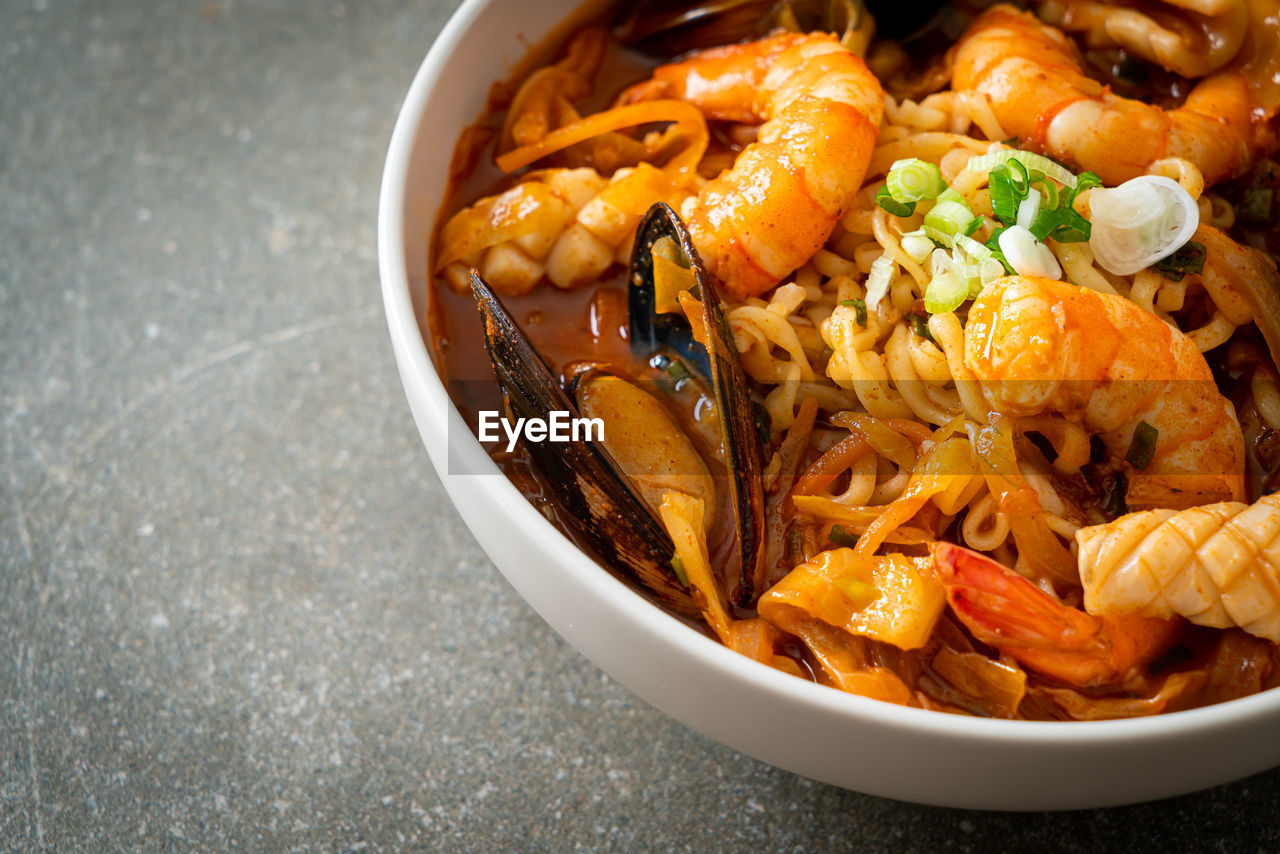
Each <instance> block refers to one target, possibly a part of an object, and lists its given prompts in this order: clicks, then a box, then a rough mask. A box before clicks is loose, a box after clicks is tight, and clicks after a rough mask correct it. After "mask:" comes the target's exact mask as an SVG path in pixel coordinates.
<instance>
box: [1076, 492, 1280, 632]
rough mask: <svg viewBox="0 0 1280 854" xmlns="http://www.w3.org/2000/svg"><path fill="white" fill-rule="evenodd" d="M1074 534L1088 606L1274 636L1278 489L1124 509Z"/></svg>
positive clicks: (1278, 590) (1279, 555)
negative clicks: (1186, 504) (1179, 506)
mask: <svg viewBox="0 0 1280 854" xmlns="http://www.w3.org/2000/svg"><path fill="white" fill-rule="evenodd" d="M1076 542H1077V543H1078V544H1079V546H1080V557H1079V561H1080V580H1081V581H1082V582H1083V584H1084V591H1085V599H1084V605H1085V608H1086V609H1087V610H1088V611H1089V612H1090V613H1093V614H1137V615H1141V616H1146V617H1172V616H1173V615H1175V614H1177V615H1181V616H1183V617H1186V618H1187V619H1188V620H1190V621H1191V622H1193V623H1197V624H1199V625H1202V626H1212V627H1213V628H1219V629H1222V628H1227V627H1230V626H1239V627H1240V628H1242V629H1244V630H1245V631H1246V632H1249V633H1250V634H1252V635H1256V636H1258V637H1261V638H1266V639H1268V640H1270V641H1273V642H1276V643H1280V495H1268V496H1265V497H1263V498H1261V499H1259V500H1258V501H1257V502H1255V503H1254V504H1252V505H1249V504H1242V503H1240V502H1236V501H1227V502H1222V503H1220V504H1210V505H1207V506H1204V507H1192V508H1190V509H1188V510H1182V511H1180V512H1175V511H1172V510H1148V511H1146V512H1143V513H1130V514H1129V515H1127V516H1123V517H1121V518H1119V519H1117V520H1115V521H1114V522H1110V523H1108V524H1106V525H1095V526H1093V527H1091V528H1081V529H1080V531H1079V532H1078V533H1077V534H1076Z"/></svg>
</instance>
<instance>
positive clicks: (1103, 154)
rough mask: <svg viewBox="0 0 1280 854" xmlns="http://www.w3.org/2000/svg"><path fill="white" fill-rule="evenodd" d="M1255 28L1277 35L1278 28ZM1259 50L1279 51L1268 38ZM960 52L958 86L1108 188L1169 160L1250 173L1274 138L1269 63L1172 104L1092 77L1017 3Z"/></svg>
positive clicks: (971, 35)
mask: <svg viewBox="0 0 1280 854" xmlns="http://www.w3.org/2000/svg"><path fill="white" fill-rule="evenodd" d="M1254 26H1255V27H1256V28H1257V29H1259V30H1260V31H1262V32H1265V33H1270V34H1271V37H1272V38H1273V39H1274V38H1275V35H1274V33H1275V30H1274V28H1273V27H1271V26H1265V25H1264V24H1263V22H1261V21H1257V22H1254ZM1262 49H1265V50H1270V51H1271V52H1273V53H1274V51H1275V48H1274V45H1266V44H1265V39H1263V40H1262ZM954 50H955V54H954V59H955V64H954V69H953V74H952V86H953V88H954V89H955V90H957V91H962V90H963V91H976V92H981V93H982V94H984V95H986V96H987V97H988V98H989V99H990V100H991V108H992V111H993V112H994V113H995V115H996V118H997V119H998V120H999V121H1000V124H1001V125H1002V126H1003V127H1004V129H1005V130H1006V131H1008V132H1010V133H1012V134H1014V135H1016V136H1018V137H1019V138H1020V139H1022V140H1024V141H1026V143H1028V144H1030V145H1033V146H1040V147H1041V148H1043V149H1044V151H1045V152H1046V153H1047V154H1049V155H1051V156H1053V157H1057V158H1059V159H1063V160H1066V161H1069V162H1071V163H1074V164H1076V165H1077V166H1079V167H1081V168H1082V169H1088V170H1091V171H1093V172H1096V173H1097V174H1098V175H1099V176H1100V177H1101V178H1102V180H1103V182H1104V183H1105V184H1107V185H1109V186H1113V185H1116V184H1121V183H1123V182H1124V181H1127V180H1129V179H1130V178H1135V177H1137V176H1138V175H1142V174H1143V173H1145V172H1146V171H1147V169H1148V167H1150V165H1151V164H1152V163H1154V162H1156V161H1157V160H1161V159H1164V158H1169V157H1181V158H1184V159H1186V160H1190V161H1191V162H1192V163H1194V164H1195V165H1196V166H1197V167H1198V168H1199V169H1200V171H1201V172H1202V173H1203V174H1204V177H1205V181H1206V182H1207V183H1209V184H1214V183H1217V182H1218V181H1220V180H1223V179H1224V178H1230V177H1232V176H1233V175H1238V174H1240V173H1241V172H1243V171H1244V170H1245V169H1246V168H1248V166H1249V165H1250V164H1251V163H1252V162H1253V159H1254V157H1255V155H1257V154H1258V153H1259V152H1260V151H1263V150H1265V149H1266V148H1268V147H1270V145H1271V144H1272V140H1271V139H1270V135H1269V133H1268V131H1267V122H1266V121H1265V120H1266V119H1269V118H1270V117H1271V116H1274V115H1275V111H1276V106H1277V104H1276V103H1275V101H1276V97H1275V93H1274V92H1272V91H1271V88H1268V87H1271V85H1272V84H1271V82H1270V80H1269V78H1268V76H1267V73H1266V68H1267V66H1268V63H1267V62H1262V61H1258V62H1256V63H1255V64H1256V65H1257V67H1256V68H1255V67H1254V65H1252V64H1250V63H1248V62H1242V61H1236V62H1233V63H1232V64H1231V65H1229V66H1228V67H1226V68H1225V69H1223V70H1221V71H1219V72H1217V73H1214V74H1212V75H1210V76H1208V77H1205V78H1203V79H1202V80H1200V82H1199V83H1198V84H1197V85H1196V86H1195V87H1194V88H1193V89H1192V90H1191V92H1190V93H1189V94H1188V95H1187V98H1186V101H1185V102H1184V103H1183V104H1182V105H1181V106H1179V107H1177V108H1174V109H1170V110H1166V109H1164V108H1162V107H1159V106H1156V105H1154V104H1148V103H1144V102H1142V101H1136V100H1133V99H1130V98H1122V97H1120V96H1118V95H1116V94H1114V93H1112V92H1111V91H1110V90H1109V89H1108V88H1107V87H1105V86H1103V85H1102V84H1101V83H1099V82H1098V81H1096V80H1093V79H1091V78H1089V77H1088V76H1086V74H1085V72H1084V60H1083V58H1082V57H1081V55H1080V52H1079V51H1078V50H1077V49H1076V47H1075V45H1073V44H1072V43H1071V41H1070V40H1069V39H1068V38H1067V37H1066V36H1065V35H1063V33H1062V32H1061V31H1060V30H1058V29H1055V28H1053V27H1050V26H1048V25H1046V24H1043V23H1041V22H1040V21H1039V20H1037V19H1036V18H1035V16H1033V15H1031V14H1029V13H1025V12H1020V11H1018V10H1016V9H1014V8H1013V7H1011V6H1007V5H1000V6H995V7H992V8H991V9H989V10H988V11H987V12H985V13H984V14H983V15H982V16H981V17H979V18H978V19H977V20H976V21H975V22H974V23H973V25H972V26H971V27H970V28H969V30H968V31H967V32H966V33H965V34H964V36H962V37H961V39H960V41H959V42H957V44H956V47H955V49H954ZM1245 58H1247V59H1249V60H1262V59H1265V58H1266V57H1253V56H1249V57H1245Z"/></svg>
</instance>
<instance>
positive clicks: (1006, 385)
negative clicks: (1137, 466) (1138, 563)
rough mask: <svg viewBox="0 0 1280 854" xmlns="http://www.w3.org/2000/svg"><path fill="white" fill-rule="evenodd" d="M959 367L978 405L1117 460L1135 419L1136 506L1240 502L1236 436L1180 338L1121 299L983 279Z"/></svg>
mask: <svg viewBox="0 0 1280 854" xmlns="http://www.w3.org/2000/svg"><path fill="white" fill-rule="evenodd" d="M964 359H965V365H966V366H967V367H968V368H969V370H970V371H972V372H973V374H974V376H975V378H976V379H977V380H978V382H979V385H980V387H981V389H982V392H983V396H984V397H985V398H986V400H987V403H988V404H989V405H990V406H991V407H992V408H993V409H995V410H997V411H999V412H1002V413H1006V414H1009V415H1015V416H1035V415H1039V414H1041V413H1044V412H1056V413H1059V414H1061V415H1063V416H1064V417H1066V418H1067V419H1068V420H1070V421H1075V422H1078V423H1081V424H1082V425H1083V426H1084V427H1085V429H1087V430H1089V431H1090V432H1092V433H1097V434H1099V437H1100V438H1101V439H1102V442H1103V443H1104V444H1105V445H1106V447H1107V449H1108V450H1109V451H1110V452H1111V453H1112V455H1113V456H1115V457H1116V458H1123V457H1125V456H1127V455H1128V451H1129V449H1130V447H1131V446H1132V444H1133V441H1134V432H1135V430H1136V429H1137V427H1138V426H1139V425H1140V424H1141V423H1143V422H1145V423H1146V424H1147V425H1149V426H1150V427H1154V428H1155V429H1156V431H1157V436H1156V440H1155V450H1154V455H1153V456H1152V458H1151V460H1150V463H1149V464H1148V465H1147V466H1146V467H1145V468H1144V469H1143V470H1141V471H1137V470H1131V471H1130V472H1129V487H1128V494H1127V496H1126V500H1127V501H1128V503H1129V504H1130V506H1135V507H1139V508H1150V507H1171V508H1174V509H1179V508H1184V507H1190V506H1193V505H1196V504H1204V503H1209V502H1212V501H1221V500H1224V499H1225V500H1237V501H1238V500H1241V499H1242V498H1243V497H1244V460H1245V457H1244V438H1243V436H1242V434H1241V430H1240V423H1239V421H1238V420H1237V419H1236V413H1235V408H1234V407H1233V406H1232V405H1231V402H1230V401H1229V400H1227V399H1226V398H1225V397H1223V396H1222V394H1221V393H1220V392H1219V391H1218V388H1217V385H1216V384H1215V383H1214V380H1213V374H1212V373H1211V372H1210V370H1209V365H1208V364H1207V363H1206V362H1205V360H1204V356H1202V355H1201V354H1200V351H1199V350H1198V349H1196V346H1195V344H1194V343H1192V341H1191V340H1190V339H1188V338H1187V336H1186V335H1184V334H1182V333H1181V332H1179V331H1178V330H1176V329H1174V328H1172V327H1170V326H1168V325H1167V324H1165V323H1164V322H1163V321H1161V320H1160V319H1159V318H1157V317H1156V316H1155V315H1152V314H1149V313H1148V312H1146V311H1144V310H1143V309H1141V308H1139V307H1138V306H1137V305H1135V304H1134V303H1132V302H1130V301H1129V300H1127V299H1125V298H1123V297H1119V296H1114V295H1110V294H1102V293H1098V292H1097V291H1091V290H1088V289H1086V288H1083V287H1079V286H1075V285H1069V284H1066V283H1063V282H1055V281H1051V280H1049V279H1041V278H1037V277H1032V276H1007V277H1005V278H1003V279H1000V280H998V281H996V282H993V283H992V284H991V285H989V286H988V287H987V289H986V290H985V291H983V293H982V295H981V296H979V297H978V299H977V300H975V301H974V303H973V306H972V307H971V308H970V310H969V319H968V323H967V325H966V327H965V333H964Z"/></svg>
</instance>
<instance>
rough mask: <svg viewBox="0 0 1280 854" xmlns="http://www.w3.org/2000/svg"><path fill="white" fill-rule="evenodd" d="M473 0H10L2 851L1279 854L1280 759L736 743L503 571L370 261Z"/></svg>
mask: <svg viewBox="0 0 1280 854" xmlns="http://www.w3.org/2000/svg"><path fill="white" fill-rule="evenodd" d="M453 5H454V4H453V3H452V2H449V0H445V2H428V0H420V1H419V2H400V0H385V2H349V3H345V4H344V3H339V2H327V3H303V2H296V3H284V2H254V3H248V2H233V0H210V2H203V3H200V2H170V3H159V2H157V3H153V4H143V3H133V4H124V3H119V4H110V5H108V4H106V3H92V2H70V0H66V2H64V0H27V1H26V2H22V3H14V2H6V3H4V5H3V8H2V9H0V81H2V82H0V418H2V419H3V440H2V443H0V470H2V476H0V841H2V842H3V844H4V846H5V847H8V848H12V849H14V850H31V849H38V848H49V849H58V850H73V849H84V850H116V849H160V848H163V849H184V848H188V847H197V848H232V847H235V848H241V849H253V850H259V849H273V850H274V849H295V848H296V849H322V850H346V851H357V850H365V849H367V850H388V849H396V848H400V847H418V848H435V849H452V850H459V849H462V850H485V849H516V850H522V849H530V850H535V849H537V850H549V851H559V850H566V849H570V848H574V849H577V848H582V849H589V850H590V849H601V848H616V849H621V850H639V849H644V848H652V849H656V850H664V851H665V850H707V849H710V848H730V847H747V848H750V849H752V850H773V849H778V850H781V849H786V850H810V851H813V850H823V849H827V848H832V847H841V848H843V847H856V848H858V849H860V850H863V851H881V850H884V851H890V850H893V851H897V850H917V851H933V850H960V851H969V850H975V851H976V850H987V849H993V850H1000V849H1005V850H1018V851H1028V850H1030V851H1040V850H1043V851H1049V850H1064V851H1089V850H1096V849H1098V848H1100V847H1102V846H1103V845H1104V844H1115V845H1118V846H1123V847H1125V848H1140V847H1146V845H1147V844H1154V845H1156V846H1159V847H1162V848H1164V849H1166V850H1185V849H1186V848H1187V847H1195V848H1204V849H1213V850H1232V851H1249V852H1252V851H1260V850H1266V851H1272V850H1277V849H1280V818H1278V817H1277V811H1276V806H1277V803H1280V772H1271V773H1267V774H1263V775H1260V776H1257V777H1255V778H1253V779H1250V780H1246V781H1243V782H1241V783H1237V784H1235V785H1231V786H1226V787H1222V788H1219V789H1216V790H1213V791H1209V792H1205V793H1202V794H1199V795H1194V796H1189V797H1184V798H1179V799H1177V800H1173V801H1168V802H1164V803H1158V804H1151V805H1146V806H1139V807H1132V808H1127V809H1119V810H1112V811H1101V812H1095V813H1087V814H1086V813H1081V814H1065V815H998V814H982V813H963V812H958V811H951V810H941V809H927V808H921V807H916V806H911V805H907V804H901V803H895V802H890V801H884V800H879V799H876V798H871V797H866V796H862V795H858V794H854V793H850V792H845V791H840V790H838V789H833V788H829V787H826V786H822V785H819V784H815V783H812V782H809V781H806V780H803V779H800V778H797V777H795V776H793V775H791V774H787V773H784V772H781V771H778V770H775V769H773V768H770V767H768V766H765V765H762V764H760V763H758V762H755V761H753V760H750V759H747V758H745V757H743V756H740V755H738V754H736V753H734V752H732V751H730V750H728V749H725V748H723V747H721V746H719V745H717V744H715V743H713V742H711V741H709V740H707V739H705V738H702V737H701V736H699V735H697V734H695V733H693V732H691V731H689V730H687V729H685V728H684V727H683V726H681V725H679V724H677V723H675V722H673V721H671V720H669V719H667V718H666V717H665V716H663V715H662V714H660V713H658V712H656V711H654V710H653V709H650V708H648V707H647V706H645V705H644V704H643V703H641V702H639V701H637V700H636V699H635V698H634V697H632V696H630V695H629V694H628V693H627V692H626V691H625V690H623V689H622V688H620V687H619V686H617V685H616V684H613V683H612V682H611V681H610V680H609V679H608V678H606V677H605V676H603V675H601V673H600V672H599V671H597V670H596V669H595V668H593V667H592V666H591V665H590V664H588V663H587V662H586V661H585V660H584V659H583V658H581V657H580V656H579V655H578V654H577V653H575V652H574V651H573V650H571V649H569V648H568V647H567V646H566V645H565V644H564V643H563V642H561V641H560V640H559V639H558V638H557V637H556V636H555V635H553V634H552V632H551V631H550V630H549V629H548V628H547V627H546V626H544V625H543V624H542V623H541V621H540V620H539V619H538V618H537V617H536V616H535V615H534V614H533V613H532V612H531V611H530V610H529V609H528V608H527V607H526V606H525V605H524V604H523V603H522V602H521V601H520V600H519V599H518V598H517V597H516V596H515V594H514V593H513V592H512V591H511V590H510V589H509V588H508V587H507V586H506V584H505V582H504V581H503V580H502V579H501V577H500V576H499V575H498V573H497V572H496V570H495V569H494V568H493V566H492V565H491V564H490V563H489V561H488V560H487V559H486V558H485V556H484V554H482V553H481V551H480V550H479V549H478V548H477V547H476V545H475V543H474V542H473V541H472V539H471V537H470V535H469V534H468V533H467V531H466V530H465V528H464V527H463V526H462V524H461V523H460V522H459V520H458V518H457V516H456V515H455V514H454V512H453V509H452V507H451V506H450V504H449V501H448V499H447V498H446V497H445V495H444V493H443V491H442V490H441V488H440V485H439V483H438V481H437V480H436V477H435V475H434V473H433V472H432V470H431V468H430V464H429V462H428V460H427V457H426V454H425V452H424V451H423V450H422V448H421V447H420V445H419V441H418V437H417V435H416V433H415V431H414V428H413V424H412V422H411V420H410V417H409V412H408V407H407V406H406V404H405V402H404V399H403V396H402V393H401V390H400V386H399V382H398V379H397V377H396V372H395V368H394V365H393V363H392V358H391V352H390V347H389V346H388V342H387V340H386V335H385V326H384V321H383V318H382V313H381V307H380V302H379V295H378V283H377V282H378V279H377V270H376V262H375V256H374V231H375V204H376V198H377V190H378V179H379V173H380V168H381V164H382V157H383V154H384V151H385V147H386V143H387V140H388V137H389V135H390V131H391V125H392V121H393V119H394V116H395V113H396V109H397V106H398V104H399V102H400V99H401V97H402V95H403V93H404V91H405V89H406V88H407V86H408V83H409V79H410V77H411V76H412V74H413V72H414V70H415V69H416V67H417V65H418V63H419V61H420V60H421V58H422V56H423V54H424V53H425V52H426V49H427V47H428V45H429V44H430V42H431V40H432V38H433V37H434V36H435V34H436V33H437V32H438V30H439V28H440V27H441V25H442V24H443V22H444V20H445V18H446V17H447V15H448V13H449V12H450V10H451V8H452V6H453Z"/></svg>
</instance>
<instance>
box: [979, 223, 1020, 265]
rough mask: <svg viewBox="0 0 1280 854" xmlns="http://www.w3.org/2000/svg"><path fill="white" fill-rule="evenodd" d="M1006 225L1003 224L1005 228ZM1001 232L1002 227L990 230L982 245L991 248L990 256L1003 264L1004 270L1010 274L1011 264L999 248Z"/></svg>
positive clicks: (1002, 232)
mask: <svg viewBox="0 0 1280 854" xmlns="http://www.w3.org/2000/svg"><path fill="white" fill-rule="evenodd" d="M1007 227H1008V226H1005V228H1007ZM1001 234H1004V228H997V229H996V230H995V231H993V232H991V236H990V237H988V238H987V242H986V243H985V244H984V245H985V246H986V247H987V248H988V249H990V250H991V257H992V258H994V259H996V260H997V261H999V262H1000V263H1001V264H1003V265H1004V271H1005V272H1006V273H1008V274H1010V275H1012V274H1013V272H1014V269H1013V265H1012V264H1010V263H1009V259H1008V258H1006V257H1004V250H1002V249H1001V248H1000V235H1001Z"/></svg>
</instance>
